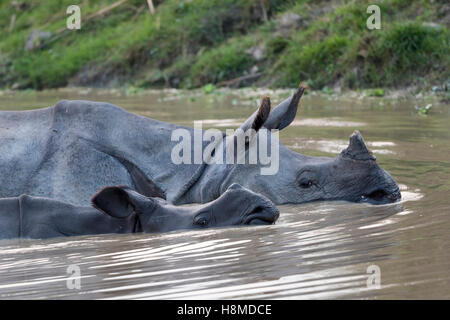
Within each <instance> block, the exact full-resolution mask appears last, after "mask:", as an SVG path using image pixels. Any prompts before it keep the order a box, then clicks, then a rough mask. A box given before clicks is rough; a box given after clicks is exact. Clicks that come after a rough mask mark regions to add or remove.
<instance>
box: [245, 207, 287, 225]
mask: <svg viewBox="0 0 450 320" xmlns="http://www.w3.org/2000/svg"><path fill="white" fill-rule="evenodd" d="M278 216H279V212H278V210H277V209H273V208H267V207H264V206H257V207H255V208H254V209H253V210H251V211H250V212H249V213H248V215H247V218H246V219H245V222H244V223H245V224H273V223H275V221H277V219H278Z"/></svg>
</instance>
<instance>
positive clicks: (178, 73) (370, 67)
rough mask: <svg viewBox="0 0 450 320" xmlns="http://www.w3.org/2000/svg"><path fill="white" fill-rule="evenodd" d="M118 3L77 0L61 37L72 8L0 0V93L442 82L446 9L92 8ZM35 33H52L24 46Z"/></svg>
mask: <svg viewBox="0 0 450 320" xmlns="http://www.w3.org/2000/svg"><path fill="white" fill-rule="evenodd" d="M117 2H118V0H99V1H88V0H82V1H80V2H79V5H80V7H81V10H82V28H81V30H77V31H70V30H66V29H65V24H66V17H67V15H66V8H67V7H68V6H69V5H71V4H72V3H73V1H71V0H48V1H38V0H31V1H25V0H15V1H12V0H6V1H2V2H0V88H2V87H6V88H7V87H14V88H34V89H43V88H53V87H61V86H66V85H88V86H119V85H125V86H131V87H158V86H164V87H167V86H170V87H184V88H193V87H203V86H205V85H206V84H209V83H211V84H219V85H220V83H223V82H224V81H227V80H232V79H239V78H241V77H242V78H246V77H247V76H251V77H247V78H248V79H250V81H251V82H250V83H252V84H256V85H268V86H273V87H283V86H286V87H294V86H297V85H298V83H299V82H302V81H303V82H306V83H308V84H309V86H310V87H312V88H315V89H322V90H323V91H324V92H325V91H326V92H328V91H330V90H332V89H330V87H334V86H336V85H337V86H341V87H349V88H386V87H399V86H408V85H418V86H421V87H431V86H432V85H436V84H438V85H440V84H442V83H443V82H445V81H446V80H447V79H449V70H450V54H449V29H448V24H449V15H450V12H449V10H450V9H449V6H448V5H447V4H446V2H445V1H429V0H418V1H413V2H411V1H406V0H385V1H382V2H381V1H379V3H377V4H378V5H379V6H380V8H381V13H382V16H381V19H382V20H381V23H382V29H381V30H368V29H367V27H366V20H367V17H368V15H369V14H367V13H366V8H367V6H368V5H369V4H372V2H373V1H356V0H354V1H313V0H298V1H294V0H154V1H153V2H154V4H155V6H156V13H155V14H154V15H152V14H150V12H149V10H148V7H147V3H146V1H145V0H128V1H124V2H123V3H121V4H120V5H119V6H118V7H116V8H113V9H111V10H106V11H104V12H102V11H101V10H102V9H103V10H105V8H108V7H109V6H111V5H114V4H116V3H117ZM289 14H294V15H293V17H294V18H292V16H289ZM13 17H14V18H13ZM289 18H290V21H289ZM13 20H14V21H13ZM33 30H41V31H48V32H51V34H52V36H51V37H50V38H49V39H45V40H42V45H40V46H37V47H36V48H34V49H33V50H26V49H25V48H24V46H25V42H26V40H27V38H28V37H29V35H30V33H31V32H32V31H33ZM236 84H237V85H247V84H249V82H240V81H238V82H236ZM211 88H213V87H211ZM371 90H372V91H367V92H368V94H369V95H373V96H380V95H381V96H382V95H383V94H384V91H383V90H382V89H371ZM380 90H381V91H380ZM380 92H381V94H380Z"/></svg>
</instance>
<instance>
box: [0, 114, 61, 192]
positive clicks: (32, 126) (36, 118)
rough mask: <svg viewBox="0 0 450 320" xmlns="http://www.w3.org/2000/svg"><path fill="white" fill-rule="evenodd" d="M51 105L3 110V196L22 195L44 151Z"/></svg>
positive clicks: (0, 168) (0, 133)
mask: <svg viewBox="0 0 450 320" xmlns="http://www.w3.org/2000/svg"><path fill="white" fill-rule="evenodd" d="M51 114H52V109H51V108H45V109H40V110H33V111H17V112H14V111H1V112H0V177H1V179H2V183H1V184H0V197H1V198H4V197H13V196H18V195H20V194H21V193H22V192H23V190H24V189H25V188H26V185H27V182H28V180H29V178H30V176H31V175H32V174H33V172H34V171H36V170H39V165H40V163H41V161H42V158H43V156H44V154H45V149H46V147H47V143H48V139H49V134H50V128H51V126H52V117H51Z"/></svg>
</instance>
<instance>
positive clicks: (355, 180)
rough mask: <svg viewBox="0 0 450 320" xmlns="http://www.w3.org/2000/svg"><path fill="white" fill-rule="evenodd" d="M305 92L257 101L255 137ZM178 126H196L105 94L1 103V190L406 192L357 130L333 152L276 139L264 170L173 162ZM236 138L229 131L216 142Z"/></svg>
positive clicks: (79, 194) (279, 125)
mask: <svg viewBox="0 0 450 320" xmlns="http://www.w3.org/2000/svg"><path fill="white" fill-rule="evenodd" d="M302 94H303V88H299V90H298V91H297V92H296V93H295V94H294V96H292V97H290V98H288V99H286V100H285V101H283V102H282V103H281V104H280V105H279V106H278V107H276V108H275V109H274V110H273V111H272V112H271V113H270V114H268V113H267V112H261V110H262V109H261V107H260V109H259V111H260V112H258V111H257V112H255V113H254V114H253V115H252V116H251V117H250V118H249V119H248V120H247V121H246V122H245V123H244V124H243V125H242V126H241V128H242V129H243V130H244V131H245V130H246V129H247V128H250V127H255V123H256V122H257V123H258V125H257V128H258V129H259V128H260V125H261V124H263V126H262V128H261V129H260V130H259V132H258V136H257V138H256V139H259V135H260V134H261V133H262V132H263V131H264V130H268V129H279V130H281V129H283V128H285V127H287V126H288V125H289V124H290V123H291V122H292V120H293V119H294V118H295V115H296V111H297V107H298V101H299V100H300V97H301V95H302ZM265 101H266V102H267V101H268V100H267V99H266V100H265ZM269 103H270V101H269ZM265 107H266V108H267V105H266V106H265ZM269 107H270V105H269ZM265 110H266V109H264V110H262V111H265ZM255 119H257V121H256V120H255ZM177 128H185V129H187V130H189V132H190V133H191V135H193V129H192V128H187V127H182V126H178V125H174V124H169V123H165V122H160V121H156V120H153V119H149V118H145V117H141V116H137V115H134V114H132V113H129V112H127V111H125V110H123V109H121V108H119V107H117V106H114V105H111V104H108V103H102V102H90V101H61V102H58V103H57V104H56V105H55V106H54V107H50V108H46V109H40V110H34V111H22V112H9V111H8V112H0V176H1V177H2V184H1V185H0V197H15V196H18V195H21V194H28V195H31V196H39V197H46V198H51V199H57V200H60V201H64V202H68V203H71V204H73V205H82V206H85V205H88V204H89V199H90V196H91V195H92V194H94V193H95V192H96V191H97V190H99V189H100V188H103V187H105V186H109V185H124V186H128V187H130V188H132V189H135V190H137V191H138V192H140V193H142V194H144V195H147V196H154V195H155V194H157V195H158V196H160V197H163V198H165V199H166V200H167V201H168V202H169V203H173V204H184V203H205V202H209V201H212V200H214V199H216V198H218V197H219V196H220V195H221V194H222V193H223V192H225V190H226V189H227V188H228V187H229V186H231V185H232V184H233V183H239V184H241V185H242V186H244V187H246V188H248V189H250V190H252V191H254V192H258V193H261V194H263V195H265V196H267V197H268V198H269V199H271V200H272V201H273V202H275V203H276V204H283V203H303V202H307V201H315V200H347V201H356V202H360V201H363V202H365V201H367V202H371V203H386V202H395V201H397V200H399V199H400V192H399V189H398V186H397V184H396V182H395V181H394V180H393V178H392V177H391V176H390V175H389V174H388V173H387V172H386V171H384V170H383V169H381V168H380V167H379V166H378V165H377V163H376V161H375V158H374V157H373V156H372V155H371V154H370V152H369V151H368V150H367V148H366V146H365V144H364V141H363V139H362V136H361V135H360V134H359V132H355V133H354V135H353V136H352V137H351V139H350V145H349V147H348V148H347V149H345V150H343V152H342V153H341V154H340V155H339V156H338V157H337V158H326V157H309V156H305V155H302V154H299V153H296V152H293V151H291V150H289V149H288V148H286V147H284V146H283V145H281V144H280V160H279V172H278V173H277V174H276V175H272V176H262V175H260V165H220V164H210V165H207V164H205V163H203V164H181V165H176V164H173V163H172V161H171V151H172V148H173V147H174V146H175V145H176V144H178V141H171V133H172V131H173V130H174V129H177ZM233 139H235V137H234V136H228V137H226V141H225V143H224V144H222V145H220V146H219V147H221V148H224V146H225V145H226V144H227V143H232V141H233ZM204 144H205V145H206V144H208V142H205V143H204ZM247 151H248V150H247ZM192 158H193V157H192Z"/></svg>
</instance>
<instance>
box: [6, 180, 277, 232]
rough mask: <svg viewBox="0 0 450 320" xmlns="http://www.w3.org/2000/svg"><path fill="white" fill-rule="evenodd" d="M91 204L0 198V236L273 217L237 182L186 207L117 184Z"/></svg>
mask: <svg viewBox="0 0 450 320" xmlns="http://www.w3.org/2000/svg"><path fill="white" fill-rule="evenodd" d="M92 204H93V206H94V208H93V207H81V206H73V205H71V204H68V203H64V202H61V201H58V200H54V199H47V198H39V197H31V196H28V195H22V196H20V197H14V198H3V199H0V239H11V238H40V239H42V238H52V237H61V236H79V235H91V234H106V233H136V232H146V233H152V232H167V231H172V230H179V229H201V228H208V227H226V226H237V225H261V224H266V225H267V224H272V223H274V222H275V221H276V220H277V218H278V216H279V212H278V210H277V208H276V206H275V205H274V204H273V203H272V202H271V201H270V200H269V199H267V198H266V197H264V196H262V195H260V194H256V193H254V192H252V191H250V190H247V189H245V188H243V187H242V186H240V185H238V184H233V185H232V186H230V187H229V188H228V189H227V191H225V193H224V194H222V195H221V196H220V197H219V198H217V199H216V200H214V201H211V202H208V203H206V204H197V205H192V206H174V205H171V204H169V203H167V202H166V200H163V199H161V198H157V197H145V196H143V195H142V194H140V193H138V192H136V191H134V190H132V189H130V188H128V187H123V186H111V187H105V188H103V189H102V190H100V191H99V192H97V193H96V194H95V195H94V196H93V197H92Z"/></svg>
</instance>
